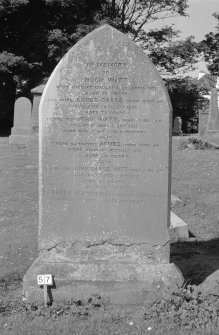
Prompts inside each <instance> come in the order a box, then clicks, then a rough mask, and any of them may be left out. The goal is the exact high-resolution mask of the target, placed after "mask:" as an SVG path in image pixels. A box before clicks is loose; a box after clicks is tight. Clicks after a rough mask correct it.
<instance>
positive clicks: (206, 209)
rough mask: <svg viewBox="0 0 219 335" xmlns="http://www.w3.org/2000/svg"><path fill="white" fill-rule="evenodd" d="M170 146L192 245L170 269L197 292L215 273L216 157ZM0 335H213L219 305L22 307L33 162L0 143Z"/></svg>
mask: <svg viewBox="0 0 219 335" xmlns="http://www.w3.org/2000/svg"><path fill="white" fill-rule="evenodd" d="M184 140H185V138H181V139H178V138H174V139H173V171H172V193H173V194H175V195H177V196H178V197H179V198H180V199H181V200H182V201H181V202H179V203H177V204H176V205H175V207H174V211H175V213H176V214H178V215H179V216H180V217H181V218H182V219H184V220H185V221H186V222H187V223H188V225H189V229H190V230H191V232H192V233H193V235H194V236H195V237H196V239H195V241H194V239H191V240H190V241H187V242H180V243H175V244H172V245H171V261H173V262H175V263H176V264H177V265H178V266H179V268H180V269H181V271H182V272H183V274H184V276H185V279H186V280H187V282H191V283H192V284H199V283H200V282H202V281H203V280H204V279H205V278H206V277H207V276H208V275H209V274H211V273H212V272H214V271H215V270H217V269H218V268H219V224H218V223H219V221H218V208H219V198H218V190H219V178H218V170H219V150H190V149H184V150H179V149H178V148H179V145H180V143H179V142H180V141H184ZM0 153H1V158H2V159H1V161H0V173H1V174H0V179H1V181H0V183H1V192H0V200H1V201H0V211H1V218H0V334H1V335H10V334H13V335H18V334H19V335H20V334H22V335H29V334H33V335H34V334H53V335H55V334H57V335H58V334H62V335H70V334H75V335H80V334H81V335H82V334H83V335H88V334H89V335H92V334H95V335H96V334H100V335H101V334H107V335H111V334H112V335H115V334H119V335H123V334H124V335H125V334H132V335H135V334H136V335H137V334H138V335H141V334H153V335H161V334H165V333H168V334H169V335H172V334H174V335H185V334H186V335H202V334H203V335H204V334H205V335H208V334H209V335H210V334H211V335H214V334H215V335H216V334H218V326H219V325H218V322H219V302H218V301H219V299H218V295H219V294H218V295H217V293H216V297H214V296H207V297H206V296H204V295H202V294H201V293H198V291H197V290H196V287H195V286H194V287H193V286H192V287H188V288H187V289H184V290H181V289H179V291H177V292H175V293H174V294H173V295H167V298H166V299H162V300H161V301H160V302H157V303H156V304H155V305H151V306H150V304H149V302H146V305H145V306H141V307H140V306H132V307H126V308H121V307H119V306H114V307H113V306H107V307H104V306H103V305H102V304H101V301H100V303H95V302H94V301H92V300H91V301H88V302H87V303H86V304H84V305H83V304H81V303H80V302H71V303H69V304H65V305H62V304H60V305H59V304H53V306H50V307H49V308H47V309H45V308H44V307H43V306H42V305H29V304H27V303H23V302H22V300H21V292H22V287H21V284H22V277H23V275H24V273H25V272H26V270H27V269H28V267H29V266H30V265H31V263H32V262H33V259H34V258H35V257H36V256H37V228H38V210H37V208H38V186H37V160H36V157H35V158H34V155H30V152H29V151H28V149H27V148H26V147H24V146H20V147H14V146H9V144H8V138H6V137H5V138H0Z"/></svg>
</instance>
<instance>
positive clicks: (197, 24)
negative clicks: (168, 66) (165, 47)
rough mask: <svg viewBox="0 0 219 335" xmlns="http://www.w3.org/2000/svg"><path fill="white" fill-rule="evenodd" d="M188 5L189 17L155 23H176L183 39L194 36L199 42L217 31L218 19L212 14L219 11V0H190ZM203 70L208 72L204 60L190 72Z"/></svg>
mask: <svg viewBox="0 0 219 335" xmlns="http://www.w3.org/2000/svg"><path fill="white" fill-rule="evenodd" d="M188 5H189V8H188V9H187V10H186V13H187V14H188V15H189V16H188V17H176V18H169V19H165V20H159V22H158V21H156V23H155V24H156V27H160V26H162V25H166V24H174V26H175V28H176V29H177V30H181V32H182V33H181V34H180V38H181V39H184V38H186V37H189V36H194V38H195V40H196V41H197V42H199V41H201V40H203V39H204V37H205V35H206V34H207V33H209V32H210V31H212V32H215V31H216V30H215V26H216V25H217V20H216V19H215V18H214V17H213V16H212V14H213V13H215V12H218V13H219V0H188ZM152 27H154V26H152ZM201 70H203V71H205V72H208V71H207V68H206V65H205V63H204V62H200V63H198V65H197V69H196V70H195V71H193V72H190V73H188V74H189V75H191V76H193V77H195V76H197V75H198V73H199V72H200V71H201Z"/></svg>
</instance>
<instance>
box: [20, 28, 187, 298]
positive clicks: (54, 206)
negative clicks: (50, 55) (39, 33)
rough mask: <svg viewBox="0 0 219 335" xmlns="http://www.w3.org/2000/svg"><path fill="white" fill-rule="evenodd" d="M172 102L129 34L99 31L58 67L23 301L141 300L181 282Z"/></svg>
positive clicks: (49, 96) (47, 113)
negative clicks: (48, 282)
mask: <svg viewBox="0 0 219 335" xmlns="http://www.w3.org/2000/svg"><path fill="white" fill-rule="evenodd" d="M171 126H172V120H171V106H170V102H169V97H168V95H167V92H166V90H165V87H164V85H163V82H162V79H161V77H160V76H159V74H158V72H157V70H156V69H155V67H154V65H153V64H152V63H151V61H150V60H149V59H148V58H147V56H146V55H145V53H144V52H143V51H142V50H141V49H140V48H139V47H138V46H136V45H135V44H134V43H133V42H132V41H131V40H130V39H129V38H127V37H126V36H125V35H124V34H122V33H121V32H119V31H117V30H116V29H114V28H112V27H110V26H109V25H104V26H101V27H100V28H98V29H96V30H95V31H93V32H92V33H90V34H89V35H87V36H86V37H84V38H83V39H82V40H81V41H80V42H79V43H77V44H76V45H75V46H74V47H73V48H72V49H71V50H70V51H69V52H68V53H67V54H66V55H65V57H64V58H63V59H62V60H61V61H60V63H59V64H58V65H57V67H56V68H55V70H54V72H53V73H52V75H51V77H50V79H49V81H48V83H47V85H46V88H45V90H44V93H43V96H42V100H41V105H40V128H39V138H40V173H39V179H40V181H39V182H40V199H39V207H40V223H39V257H38V258H37V259H36V260H35V262H34V263H33V265H32V266H31V267H30V269H29V270H28V272H27V273H26V275H25V277H24V297H25V298H27V299H29V300H37V299H42V297H43V293H42V290H41V289H40V288H39V287H38V286H37V280H36V278H37V275H38V274H43V273H46V274H48V273H50V274H52V275H53V276H54V281H55V286H54V287H53V288H52V289H51V294H52V296H53V299H54V300H65V299H70V298H74V299H87V298H88V297H89V296H90V295H91V294H92V293H97V294H99V295H100V296H101V297H102V298H103V299H105V300H106V301H108V302H110V303H124V304H126V303H142V302H143V301H144V300H145V299H146V298H147V295H148V294H151V293H152V292H154V294H155V293H156V294H161V293H162V291H163V288H164V287H166V286H171V285H175V284H176V282H178V283H181V281H182V277H181V274H180V273H179V271H178V269H177V268H176V267H175V266H174V264H170V262H169V256H170V251H169V239H170V238H169V233H168V226H169V222H170V170H171V167H170V165H171V154H170V151H171V150H170V148H171V143H170V142H171V136H170V132H171Z"/></svg>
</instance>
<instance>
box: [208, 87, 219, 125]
mask: <svg viewBox="0 0 219 335" xmlns="http://www.w3.org/2000/svg"><path fill="white" fill-rule="evenodd" d="M208 130H219V109H218V92H217V89H216V88H212V89H211V98H210V111H209V123H208Z"/></svg>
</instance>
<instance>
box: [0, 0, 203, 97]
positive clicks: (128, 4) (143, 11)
mask: <svg viewBox="0 0 219 335" xmlns="http://www.w3.org/2000/svg"><path fill="white" fill-rule="evenodd" d="M186 8H187V0H0V41H1V43H0V91H1V90H2V92H3V91H4V92H5V90H4V89H3V88H4V87H6V86H7V87H9V86H10V85H12V82H13V85H15V87H16V92H17V95H27V96H28V94H29V92H30V89H31V88H33V87H35V86H37V85H39V84H40V83H42V80H43V79H44V80H46V79H47V78H48V77H49V75H50V74H51V72H52V70H53V69H54V67H55V66H56V64H57V63H58V61H59V60H60V59H61V58H62V57H63V55H64V54H65V53H66V52H67V51H68V49H69V48H70V47H72V46H73V45H74V44H75V43H76V42H77V41H78V40H79V39H81V38H82V37H83V36H84V35H86V34H87V33H88V32H90V31H92V30H93V29H94V28H96V27H97V26H99V25H100V24H103V23H106V22H108V23H109V24H111V25H113V26H115V27H116V28H117V29H119V30H121V31H123V32H124V33H126V34H128V35H129V36H130V37H131V38H132V39H133V40H134V41H135V42H136V43H138V44H139V45H140V46H141V47H142V48H143V49H144V50H145V52H147V54H148V55H149V57H150V58H151V59H152V61H153V62H154V64H155V65H156V66H157V68H158V70H159V71H161V72H162V73H163V74H178V73H179V71H182V70H184V71H186V70H188V69H189V68H190V69H191V67H192V65H193V64H194V63H195V61H196V60H197V58H198V56H199V54H198V51H197V45H196V43H195V42H194V41H193V40H192V38H191V37H190V38H188V39H186V40H185V41H180V40H177V37H178V33H179V32H177V31H175V30H174V29H173V27H169V26H166V27H163V28H161V29H153V30H152V29H148V24H149V23H150V22H152V21H155V20H159V19H161V18H166V17H170V16H175V15H184V16H185V15H186V13H185V11H186ZM6 82H7V85H6V86H5V83H6ZM9 83H10V84H9ZM8 85H9V86H8ZM13 85H12V86H13ZM13 92H14V86H13ZM13 96H14V97H15V95H14V93H13Z"/></svg>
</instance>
